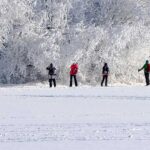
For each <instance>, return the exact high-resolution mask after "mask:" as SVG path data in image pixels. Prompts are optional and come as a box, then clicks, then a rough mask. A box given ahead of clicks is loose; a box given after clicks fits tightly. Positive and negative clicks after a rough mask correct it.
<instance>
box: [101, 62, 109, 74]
mask: <svg viewBox="0 0 150 150" xmlns="http://www.w3.org/2000/svg"><path fill="white" fill-rule="evenodd" d="M102 74H103V75H108V74H109V67H108V65H107V64H105V65H104V67H103V70H102Z"/></svg>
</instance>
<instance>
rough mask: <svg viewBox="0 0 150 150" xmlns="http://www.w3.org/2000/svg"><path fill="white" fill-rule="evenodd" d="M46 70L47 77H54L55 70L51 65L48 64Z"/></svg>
mask: <svg viewBox="0 0 150 150" xmlns="http://www.w3.org/2000/svg"><path fill="white" fill-rule="evenodd" d="M46 69H47V70H48V74H49V75H51V76H52V75H56V74H55V71H56V68H55V67H53V64H50V66H49V67H47V68H46Z"/></svg>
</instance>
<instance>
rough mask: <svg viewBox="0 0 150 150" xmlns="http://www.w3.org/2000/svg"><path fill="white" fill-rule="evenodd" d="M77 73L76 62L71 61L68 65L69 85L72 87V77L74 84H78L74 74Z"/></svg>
mask: <svg viewBox="0 0 150 150" xmlns="http://www.w3.org/2000/svg"><path fill="white" fill-rule="evenodd" d="M77 73H78V64H77V63H73V64H72V65H71V67H70V87H72V79H73V78H74V82H75V86H78V82H77V78H76V75H77Z"/></svg>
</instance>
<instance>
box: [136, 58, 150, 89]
mask: <svg viewBox="0 0 150 150" xmlns="http://www.w3.org/2000/svg"><path fill="white" fill-rule="evenodd" d="M141 70H144V75H145V81H146V86H148V85H149V84H150V83H149V82H150V81H149V73H150V64H149V61H148V60H146V62H145V64H144V66H143V67H142V68H141V69H138V72H140V71H141Z"/></svg>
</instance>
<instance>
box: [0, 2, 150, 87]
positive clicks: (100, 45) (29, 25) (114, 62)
mask: <svg viewBox="0 0 150 150" xmlns="http://www.w3.org/2000/svg"><path fill="white" fill-rule="evenodd" d="M149 9H150V2H149V0H84V1H83V0H21V1H20V0H13V1H11V0H0V70H1V71H0V82H1V83H5V84H6V83H15V84H16V83H25V82H32V81H35V80H36V81H37V80H38V81H43V80H45V79H46V78H47V72H46V70H45V68H46V67H47V66H48V65H49V63H50V62H54V64H55V65H56V67H57V68H58V70H57V73H58V80H59V81H60V82H62V83H66V81H67V79H68V73H69V66H70V64H71V63H72V62H74V61H75V62H78V63H79V67H80V73H79V77H80V81H81V82H83V83H90V84H96V83H97V82H98V81H99V80H100V78H101V77H100V73H101V67H102V65H103V63H104V62H108V64H109V66H110V69H111V82H112V83H114V82H121V83H136V82H141V81H142V80H143V78H141V76H140V75H138V73H137V69H138V67H140V66H141V65H143V63H144V61H145V59H148V56H149V55H150V50H149V48H150V44H149V43H150V32H149V29H150V13H149ZM141 75H142V74H141Z"/></svg>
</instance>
